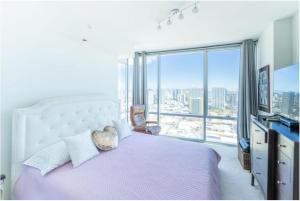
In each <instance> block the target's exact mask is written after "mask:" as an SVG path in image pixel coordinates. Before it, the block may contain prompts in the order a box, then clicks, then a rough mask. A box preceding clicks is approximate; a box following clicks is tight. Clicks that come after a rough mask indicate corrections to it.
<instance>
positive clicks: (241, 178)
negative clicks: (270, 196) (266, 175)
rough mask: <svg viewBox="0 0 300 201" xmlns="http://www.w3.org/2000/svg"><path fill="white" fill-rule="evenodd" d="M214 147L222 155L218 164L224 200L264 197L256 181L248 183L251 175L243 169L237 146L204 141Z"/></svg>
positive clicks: (259, 198)
mask: <svg viewBox="0 0 300 201" xmlns="http://www.w3.org/2000/svg"><path fill="white" fill-rule="evenodd" d="M205 144H206V145H207V146H209V147H211V148H213V149H215V150H216V151H217V152H218V153H219V154H220V155H221V157H222V159H221V162H220V164H219V168H220V181H221V196H222V199H225V200H262V199H264V197H263V194H262V193H261V191H260V189H259V187H258V184H257V182H255V186H251V185H250V181H251V175H250V173H249V171H247V170H244V169H243V168H242V167H241V165H240V163H239V161H238V158H237V147H233V146H227V145H221V144H212V143H205Z"/></svg>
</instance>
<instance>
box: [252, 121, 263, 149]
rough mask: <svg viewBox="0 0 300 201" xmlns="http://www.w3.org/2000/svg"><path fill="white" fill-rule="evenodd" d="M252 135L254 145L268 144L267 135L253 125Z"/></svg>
mask: <svg viewBox="0 0 300 201" xmlns="http://www.w3.org/2000/svg"><path fill="white" fill-rule="evenodd" d="M251 134H252V140H253V143H255V144H262V143H265V142H267V139H266V138H267V133H266V132H265V131H264V130H262V129H261V128H259V127H258V126H257V125H255V124H253V123H252V124H251Z"/></svg>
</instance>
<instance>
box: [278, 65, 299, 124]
mask: <svg viewBox="0 0 300 201" xmlns="http://www.w3.org/2000/svg"><path fill="white" fill-rule="evenodd" d="M273 86H274V87H273V98H272V113H274V114H280V115H282V116H284V117H287V118H289V119H293V120H296V121H299V64H295V65H291V66H286V67H283V68H279V69H276V70H274V76H273Z"/></svg>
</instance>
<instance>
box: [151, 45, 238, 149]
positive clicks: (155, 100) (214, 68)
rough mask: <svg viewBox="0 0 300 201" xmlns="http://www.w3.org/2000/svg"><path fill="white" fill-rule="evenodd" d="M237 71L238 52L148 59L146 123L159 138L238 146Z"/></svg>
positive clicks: (215, 51)
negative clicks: (158, 131) (156, 124)
mask: <svg viewBox="0 0 300 201" xmlns="http://www.w3.org/2000/svg"><path fill="white" fill-rule="evenodd" d="M239 65H240V48H239V47H234V48H232V47H231V48H224V49H203V50H199V51H193V52H183V53H179V52H178V53H169V54H159V55H148V56H147V92H148V94H147V97H148V106H147V108H148V117H149V118H151V119H153V120H158V121H159V123H160V125H161V127H162V131H161V134H162V135H168V136H174V137H180V138H189V139H196V140H208V141H215V142H222V143H236V120H237V104H238V79H239V75H238V74H239Z"/></svg>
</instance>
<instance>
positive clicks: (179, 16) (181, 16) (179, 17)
mask: <svg viewBox="0 0 300 201" xmlns="http://www.w3.org/2000/svg"><path fill="white" fill-rule="evenodd" d="M183 18H184V16H183V13H182V11H181V12H180V14H179V15H178V19H180V20H182V19H183Z"/></svg>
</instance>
